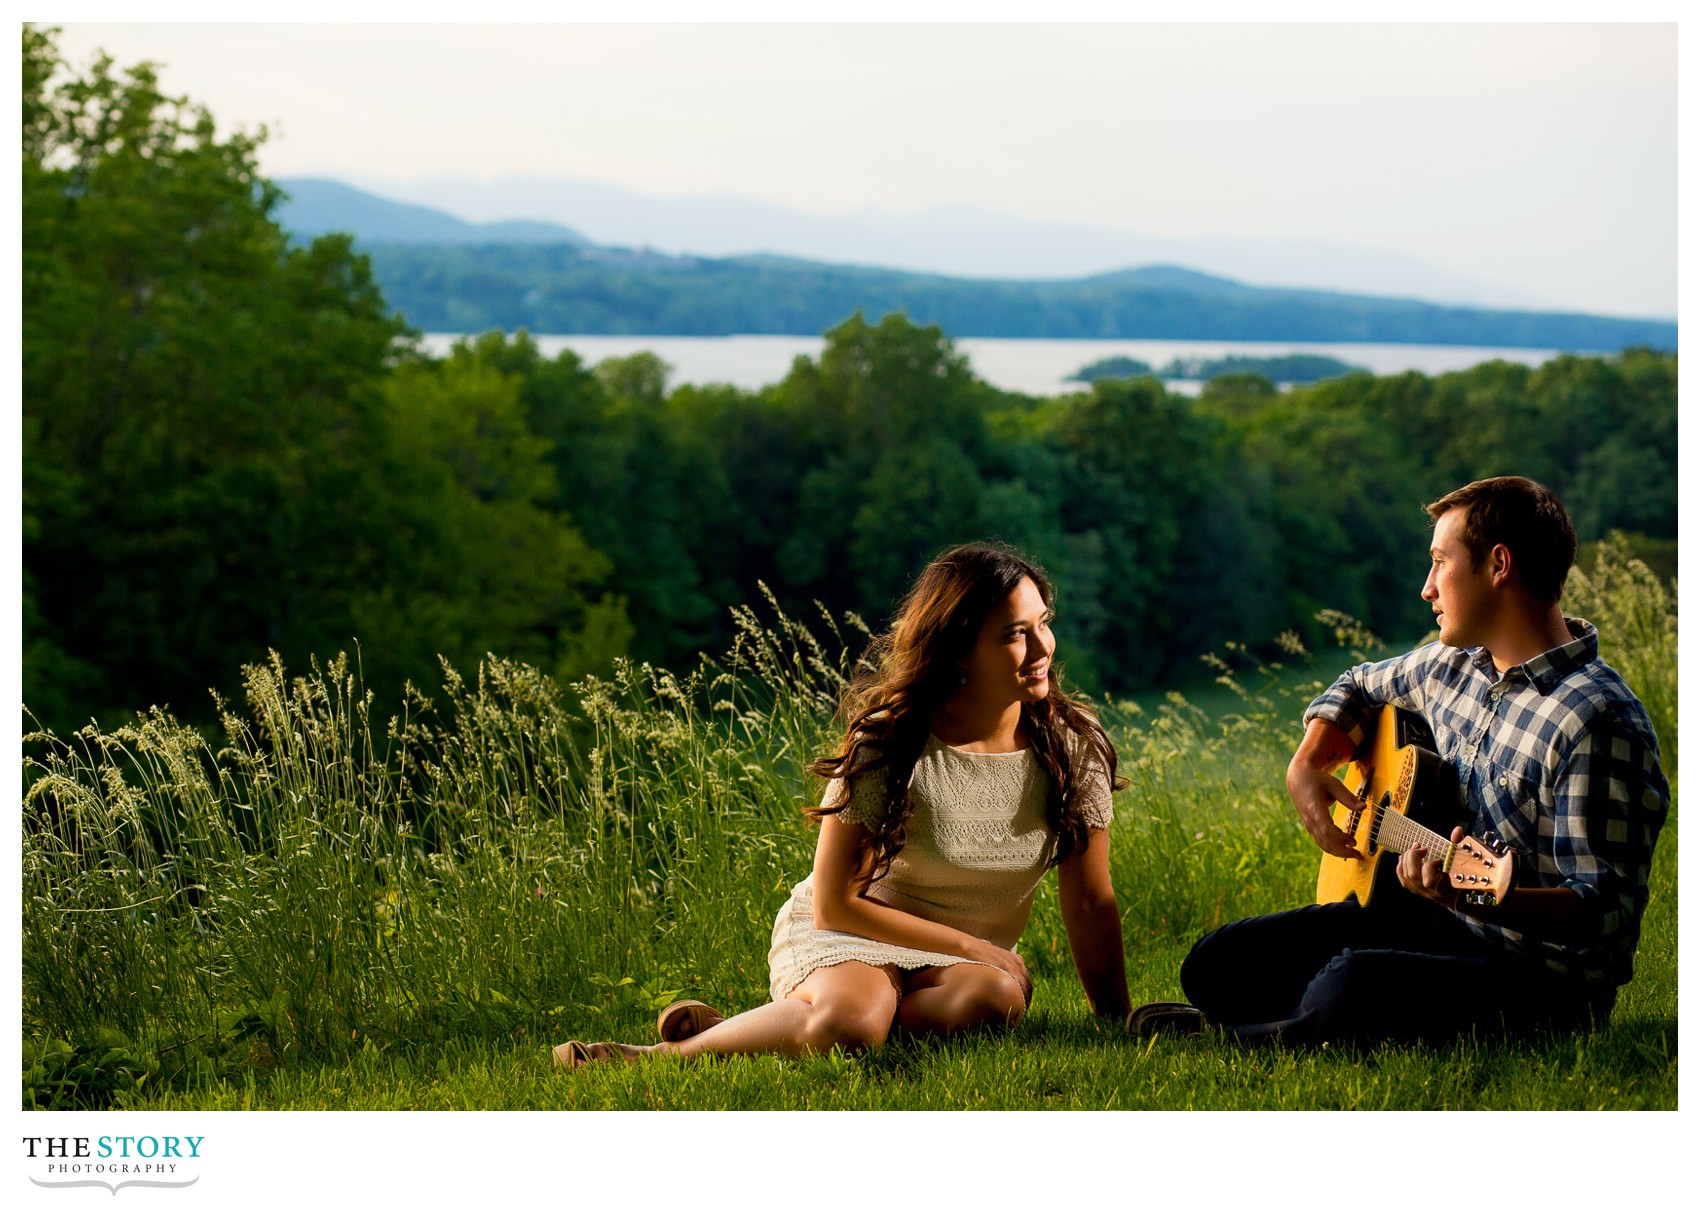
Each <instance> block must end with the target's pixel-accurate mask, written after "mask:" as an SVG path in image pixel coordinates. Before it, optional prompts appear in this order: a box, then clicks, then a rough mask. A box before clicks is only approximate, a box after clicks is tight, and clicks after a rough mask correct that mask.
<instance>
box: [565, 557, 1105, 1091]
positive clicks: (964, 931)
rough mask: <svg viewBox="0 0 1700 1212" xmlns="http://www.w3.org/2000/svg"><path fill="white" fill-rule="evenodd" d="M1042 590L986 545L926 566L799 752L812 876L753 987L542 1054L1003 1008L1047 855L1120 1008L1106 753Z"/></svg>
mask: <svg viewBox="0 0 1700 1212" xmlns="http://www.w3.org/2000/svg"><path fill="white" fill-rule="evenodd" d="M1052 599H1053V592H1052V588H1051V584H1050V581H1049V580H1048V579H1047V578H1046V577H1045V574H1044V573H1043V572H1042V571H1041V570H1040V569H1038V568H1037V567H1035V566H1034V565H1032V564H1031V563H1029V562H1028V561H1026V560H1024V559H1022V558H1021V557H1020V556H1018V555H1016V554H1014V553H1013V552H1010V551H1007V550H1005V549H1003V548H1000V547H994V546H989V545H986V544H970V545H968V546H964V547H957V548H954V549H952V550H950V551H947V552H945V553H944V554H943V555H941V556H939V557H938V558H937V559H936V560H934V561H933V562H932V563H931V564H929V565H928V566H927V568H926V569H925V571H923V572H922V573H921V576H920V577H919V579H918V580H917V581H916V582H915V585H914V588H912V589H911V590H910V591H909V594H908V596H907V597H906V598H905V599H904V602H903V605H902V608H901V610H900V611H899V614H898V618H897V623H896V626H895V627H894V628H893V629H892V631H891V632H890V633H889V634H888V635H885V636H881V637H880V638H879V639H878V640H876V641H875V643H874V645H873V647H872V649H871V650H870V652H869V654H868V657H867V659H866V660H864V661H863V662H862V665H861V668H860V671H859V672H858V674H857V675H856V678H855V679H854V681H853V682H852V683H851V685H850V687H849V689H848V690H847V691H846V694H845V700H844V715H845V717H846V721H847V726H846V729H845V739H844V744H843V747H842V752H839V753H835V754H833V755H831V756H828V757H823V758H820V759H819V760H817V761H815V762H814V763H812V764H811V765H810V767H809V769H810V770H811V771H812V772H813V773H815V774H819V775H823V776H826V777H827V778H829V779H830V780H831V781H830V782H828V784H827V787H826V792H825V794H824V796H823V797H822V798H823V801H824V804H825V806H824V807H822V808H819V809H814V810H811V811H810V816H811V817H812V818H814V819H815V820H817V821H818V822H819V823H820V839H819V841H818V842H817V844H816V847H815V865H814V872H813V874H812V875H810V876H809V877H808V878H807V879H805V880H803V882H802V883H800V884H798V885H797V886H796V887H795V888H794V889H793V890H792V892H791V898H790V900H788V901H787V902H786V903H785V906H784V907H783V908H782V909H781V910H780V911H779V917H778V920H777V921H776V922H775V923H774V927H773V948H772V950H771V951H770V952H769V954H768V963H769V970H770V986H771V992H772V994H773V1001H772V1002H771V1003H769V1004H768V1005H765V1006H761V1007H759V1008H757V1009H755V1010H750V1011H747V1012H745V1013H743V1014H740V1015H737V1016H736V1017H734V1018H723V1017H722V1016H721V1015H720V1014H719V1013H718V1012H717V1011H715V1010H713V1009H711V1008H710V1007H708V1006H705V1005H703V1004H702V1003H700V1002H681V1003H675V1004H674V1005H673V1006H670V1007H668V1009H667V1010H665V1011H663V1012H662V1016H661V1021H660V1022H659V1023H658V1027H659V1029H660V1033H661V1037H662V1042H661V1043H660V1044H657V1045H653V1046H650V1047H642V1046H638V1045H632V1044H614V1043H607V1044H602V1043H598V1044H585V1043H581V1042H579V1041H577V1040H570V1041H568V1042H567V1043H565V1044H561V1045H560V1046H559V1047H557V1048H556V1049H555V1050H554V1056H555V1062H556V1063H557V1064H559V1065H563V1066H567V1067H576V1066H578V1065H583V1064H588V1063H592V1062H595V1061H603V1060H616V1059H619V1060H635V1059H637V1058H639V1057H642V1056H645V1055H648V1054H652V1053H676V1054H677V1055H679V1056H681V1057H692V1056H698V1055H702V1054H708V1053H715V1054H719V1053H762V1052H773V1053H780V1054H784V1055H798V1054H802V1053H812V1052H825V1051H827V1050H829V1049H831V1048H832V1047H833V1046H834V1045H837V1046H840V1047H843V1048H845V1049H847V1050H850V1051H857V1050H861V1049H865V1048H877V1047H879V1046H880V1045H881V1044H883V1043H884V1042H885V1039H886V1036H887V1035H888V1034H889V1033H890V1031H891V1029H892V1028H893V1027H894V1026H895V1027H900V1028H902V1029H903V1030H904V1031H907V1032H911V1033H914V1034H931V1035H949V1034H952V1033H954V1032H958V1031H963V1030H967V1029H970V1028H975V1027H983V1026H991V1025H998V1024H1009V1025H1013V1024H1014V1023H1015V1022H1016V1021H1017V1020H1018V1019H1020V1018H1021V1016H1022V1014H1023V1013H1024V1012H1025V1010H1026V1008H1027V1004H1028V1002H1029V1001H1030V1000H1031V997H1032V992H1033V983H1032V980H1031V978H1029V976H1028V974H1027V967H1026V965H1025V964H1024V963H1023V962H1022V960H1021V957H1020V956H1018V955H1017V954H1016V953H1015V952H1014V950H1013V949H1012V948H1013V947H1014V945H1015V942H1016V940H1017V938H1018V937H1019V936H1020V934H1021V931H1022V928H1023V927H1024V926H1025V925H1026V924H1027V918H1028V914H1029V912H1030V910H1031V908H1032V904H1033V896H1034V893H1035V892H1036V891H1037V889H1038V885H1039V881H1040V879H1041V878H1042V877H1043V875H1044V873H1045V871H1046V870H1047V869H1048V868H1049V867H1051V866H1055V867H1056V868H1057V878H1058V889H1059V894H1060V898H1061V902H1062V911H1063V921H1064V924H1065V925H1066V927H1067V929H1068V941H1069V947H1070V950H1071V951H1072V952H1073V953H1074V962H1075V968H1076V970H1077V971H1078V972H1079V974H1080V979H1081V983H1082V984H1083V985H1084V986H1085V989H1086V996H1087V999H1088V1001H1090V1002H1091V1005H1092V1009H1093V1010H1094V1012H1096V1013H1098V1014H1101V1015H1106V1016H1113V1017H1115V1018H1117V1019H1118V1020H1119V1019H1121V1018H1123V1017H1125V1016H1126V1014H1127V1012H1128V993H1127V972H1126V966H1125V963H1124V960H1123V957H1122V936H1121V918H1120V914H1119V912H1118V911H1117V908H1116V898H1115V892H1114V890H1113V889H1112V888H1111V886H1110V866H1109V841H1108V836H1107V834H1106V833H1105V828H1106V826H1108V824H1109V821H1110V816H1111V811H1110V793H1111V789H1112V787H1113V786H1114V785H1115V784H1116V774H1115V769H1116V756H1115V750H1114V749H1113V748H1112V747H1111V746H1110V743H1109V740H1108V738H1107V737H1106V736H1105V735H1104V730H1103V729H1102V728H1101V727H1100V726H1099V724H1098V721H1097V719H1096V718H1095V717H1094V716H1093V715H1092V713H1091V712H1090V711H1088V710H1087V709H1086V708H1084V707H1083V706H1081V705H1080V704H1079V703H1077V702H1075V701H1074V700H1073V699H1071V698H1070V697H1069V696H1068V695H1066V694H1065V693H1063V691H1062V689H1061V687H1060V686H1059V685H1058V684H1057V682H1058V679H1057V675H1056V672H1055V670H1054V668H1053V666H1052V664H1051V656H1052V652H1053V650H1054V648H1055V641H1054V640H1053V639H1052V636H1051V617H1052V616H1051V602H1052ZM1122 785H1125V781H1124V782H1123V784H1122Z"/></svg>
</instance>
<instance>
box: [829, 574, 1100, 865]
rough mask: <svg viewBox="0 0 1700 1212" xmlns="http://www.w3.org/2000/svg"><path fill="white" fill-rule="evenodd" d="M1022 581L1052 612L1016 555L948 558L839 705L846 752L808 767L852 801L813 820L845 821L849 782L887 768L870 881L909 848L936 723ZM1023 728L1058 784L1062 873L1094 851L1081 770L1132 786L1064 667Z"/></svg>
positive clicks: (1047, 591)
mask: <svg viewBox="0 0 1700 1212" xmlns="http://www.w3.org/2000/svg"><path fill="white" fill-rule="evenodd" d="M1023 579H1027V580H1031V581H1032V582H1033V584H1034V585H1035V586H1037V587H1038V590H1039V595H1040V596H1041V597H1042V598H1043V599H1044V601H1045V606H1046V608H1047V609H1049V608H1050V607H1051V605H1052V603H1053V601H1054V597H1055V591H1054V589H1053V588H1052V586H1051V581H1050V578H1049V577H1047V576H1046V575H1045V573H1044V570H1043V569H1041V568H1039V567H1038V566H1037V565H1036V564H1034V563H1033V562H1032V561H1030V560H1027V559H1025V558H1023V557H1022V556H1020V555H1018V554H1017V553H1016V552H1014V551H1012V550H1010V549H1009V548H1007V547H1002V546H998V545H995V544H990V543H969V544H965V545H964V546H961V547H953V548H951V549H950V550H949V551H946V552H945V553H944V554H942V555H940V556H939V557H938V558H937V559H935V560H934V561H933V562H932V563H931V564H928V565H927V567H926V568H925V569H924V570H922V572H921V575H920V576H919V577H917V578H916V580H915V584H914V586H913V588H911V589H910V590H909V593H908V594H907V595H906V596H905V597H904V599H903V604H902V606H901V607H900V608H899V610H898V614H897V622H896V624H895V625H894V626H893V627H892V629H891V630H890V631H889V632H887V633H885V634H884V635H881V636H877V637H875V639H874V640H873V642H872V643H871V644H870V645H869V646H868V650H867V652H866V653H865V654H864V655H863V657H862V660H861V662H860V663H859V665H858V668H857V671H856V675H855V676H854V677H853V678H852V679H851V681H850V684H849V685H848V686H847V687H846V688H845V691H844V696H843V699H842V700H841V702H840V704H839V714H840V716H841V717H842V718H843V720H844V722H845V727H844V742H843V745H842V747H841V750H840V752H837V753H833V754H829V755H828V756H826V757H821V758H817V759H815V760H814V761H813V762H810V763H809V770H810V772H811V773H814V774H818V775H820V776H821V777H823V778H829V779H831V778H841V779H843V780H844V781H845V784H846V786H845V794H844V795H843V796H841V797H839V798H840V800H841V802H839V803H836V804H830V805H826V806H823V807H820V808H810V809H808V810H807V811H808V813H809V816H810V817H811V818H812V819H815V820H819V819H821V818H822V817H825V816H831V815H833V814H835V813H838V812H840V811H842V810H843V809H844V807H845V805H846V804H848V803H849V795H848V791H849V788H848V784H849V781H850V779H852V778H854V777H855V776H857V775H860V774H863V773H865V772H870V771H875V770H881V769H883V771H884V772H885V778H886V801H885V810H884V813H883V814H882V816H881V819H880V821H879V823H878V825H877V826H876V827H875V828H874V829H873V835H874V836H873V841H872V844H871V846H872V851H873V858H874V865H873V869H872V874H871V875H870V877H869V879H870V880H876V879H878V878H879V877H880V876H881V875H883V874H885V872H886V871H887V870H889V869H890V867H891V861H892V859H893V858H895V857H896V855H897V852H898V851H899V850H901V849H902V848H903V843H904V840H905V839H906V837H907V829H906V826H907V823H908V820H909V817H910V814H911V813H912V812H913V811H914V803H913V801H912V800H911V798H910V795H909V781H910V778H911V777H912V776H913V775H914V773H915V763H916V761H917V760H919V758H920V756H921V750H922V749H924V748H925V747H926V744H927V738H928V736H929V735H931V733H932V717H933V713H934V712H935V711H936V710H938V708H940V707H942V706H943V705H944V704H945V703H946V702H947V701H948V700H950V699H951V698H952V697H954V696H955V694H956V693H957V691H958V690H960V689H961V686H962V669H961V666H962V662H963V661H965V660H966V659H967V658H968V656H969V654H970V653H971V652H972V651H973V649H974V645H975V643H976V642H977V641H978V639H979V636H980V627H981V625H982V624H983V623H984V622H985V620H986V616H987V615H988V614H990V613H991V612H992V610H993V609H994V608H995V607H997V606H999V605H1001V604H1002V603H1003V602H1005V601H1007V600H1008V599H1009V596H1010V595H1011V594H1012V593H1014V592H1015V590H1016V588H1017V587H1018V586H1019V585H1020V584H1021V582H1022V580H1023ZM1021 726H1022V730H1023V731H1024V732H1025V733H1026V735H1027V740H1028V744H1029V745H1030V746H1031V747H1032V749H1033V756H1034V757H1035V758H1037V759H1038V761H1039V764H1040V766H1042V767H1043V768H1044V771H1045V774H1046V775H1047V776H1048V777H1049V782H1050V787H1049V792H1048V794H1047V796H1046V801H1045V819H1046V821H1047V822H1048V823H1049V824H1050V827H1051V829H1052V831H1053V832H1054V833H1055V834H1056V837H1057V847H1056V851H1055V854H1054V857H1053V859H1052V862H1053V863H1060V862H1062V861H1063V860H1064V859H1066V858H1067V857H1068V856H1069V855H1071V854H1074V853H1075V852H1077V851H1081V850H1084V849H1085V848H1086V842H1087V825H1086V819H1085V817H1084V816H1083V815H1082V813H1081V811H1080V808H1079V806H1078V802H1077V801H1078V798H1079V794H1078V793H1079V790H1080V783H1079V777H1080V774H1081V767H1082V766H1084V767H1085V768H1086V771H1087V772H1088V773H1095V772H1097V771H1103V772H1104V773H1105V774H1107V775H1108V776H1109V779H1110V786H1111V787H1112V788H1115V789H1118V790H1119V789H1120V788H1121V787H1125V786H1126V785H1127V780H1125V779H1118V778H1117V776H1116V751H1115V747H1114V746H1112V745H1111V744H1110V740H1109V737H1107V736H1105V735H1104V729H1103V727H1102V726H1101V725H1100V724H1099V723H1098V717H1097V716H1096V715H1094V714H1093V713H1092V711H1091V710H1090V709H1089V708H1087V707H1086V706H1085V705H1084V704H1082V703H1080V702H1078V701H1077V700H1075V699H1074V698H1072V697H1070V696H1069V695H1068V694H1066V693H1065V692H1064V691H1063V688H1062V685H1061V674H1060V672H1059V670H1058V668H1057V666H1056V665H1055V664H1052V665H1051V666H1050V690H1049V693H1047V694H1046V696H1045V697H1044V698H1043V699H1040V700H1039V701H1038V702H1036V703H1023V704H1022V705H1021Z"/></svg>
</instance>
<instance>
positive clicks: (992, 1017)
mask: <svg viewBox="0 0 1700 1212" xmlns="http://www.w3.org/2000/svg"><path fill="white" fill-rule="evenodd" d="M1026 1011H1027V1002H1026V999H1025V998H1023V997H1022V994H1021V986H1020V985H1019V984H1017V983H1016V981H1015V978H1014V977H1012V976H1010V975H1009V974H1008V973H1007V972H1001V971H999V970H998V969H996V968H993V967H991V966H989V965H987V964H949V965H945V966H941V967H937V968H917V969H915V970H913V971H911V972H905V973H904V974H903V1004H902V1005H900V1006H899V1007H898V1008H897V1025H898V1026H899V1027H901V1028H902V1029H903V1030H904V1031H906V1032H909V1033H911V1034H915V1035H952V1034H954V1033H956V1032H958V1031H971V1030H973V1029H974V1028H976V1027H1005V1026H1007V1027H1013V1026H1014V1025H1015V1024H1016V1023H1017V1022H1019V1021H1020V1020H1021V1016H1022V1015H1023V1014H1024V1013H1026Z"/></svg>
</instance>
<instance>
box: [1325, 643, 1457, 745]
mask: <svg viewBox="0 0 1700 1212" xmlns="http://www.w3.org/2000/svg"><path fill="white" fill-rule="evenodd" d="M1438 647H1439V645H1436V644H1425V645H1424V646H1423V647H1421V648H1418V649H1417V650H1416V651H1414V652H1407V653H1406V654H1405V655H1403V656H1396V657H1393V658H1391V659H1389V660H1385V661H1374V662H1366V663H1364V664H1362V665H1354V666H1352V668H1350V669H1348V670H1346V672H1345V673H1342V674H1341V675H1340V676H1339V677H1337V678H1335V679H1334V684H1333V685H1332V686H1330V687H1329V688H1328V689H1327V690H1324V691H1323V692H1322V693H1321V694H1319V695H1317V696H1316V698H1315V699H1313V700H1311V704H1310V706H1309V707H1307V708H1305V716H1304V722H1305V724H1306V725H1307V726H1308V725H1309V724H1310V722H1311V721H1312V720H1316V719H1322V720H1327V721H1328V722H1329V723H1331V724H1333V725H1335V726H1336V727H1338V728H1340V729H1341V730H1343V731H1344V732H1346V733H1347V734H1348V735H1349V736H1350V737H1351V738H1352V745H1353V747H1354V748H1357V747H1360V746H1362V745H1363V743H1364V739H1365V738H1366V737H1367V736H1368V735H1369V728H1370V723H1371V721H1372V720H1373V718H1374V716H1375V712H1376V709H1377V708H1379V707H1383V706H1386V705H1387V704H1388V703H1392V704H1393V705H1394V706H1397V707H1404V708H1406V709H1407V710H1410V711H1418V712H1420V711H1421V710H1422V708H1423V699H1424V694H1423V689H1424V686H1425V685H1426V683H1427V682H1428V678H1429V669H1430V667H1431V664H1432V662H1433V658H1434V656H1435V650H1436V649H1437V648H1438Z"/></svg>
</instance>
